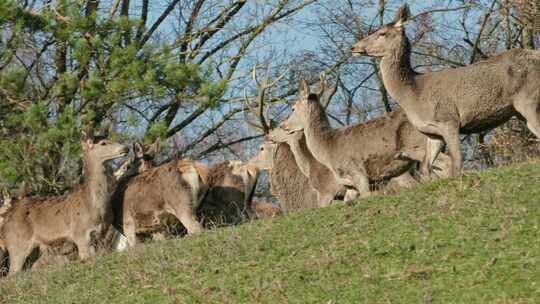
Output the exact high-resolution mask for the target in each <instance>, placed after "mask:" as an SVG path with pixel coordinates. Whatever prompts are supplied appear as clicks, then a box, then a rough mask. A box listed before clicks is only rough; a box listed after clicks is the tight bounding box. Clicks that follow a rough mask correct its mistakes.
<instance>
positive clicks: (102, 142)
mask: <svg viewBox="0 0 540 304" xmlns="http://www.w3.org/2000/svg"><path fill="white" fill-rule="evenodd" d="M99 144H100V145H102V146H105V145H106V144H107V142H105V141H100V142H99Z"/></svg>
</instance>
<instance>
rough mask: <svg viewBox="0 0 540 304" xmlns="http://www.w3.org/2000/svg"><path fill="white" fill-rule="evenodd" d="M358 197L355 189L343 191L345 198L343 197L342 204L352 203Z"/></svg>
mask: <svg viewBox="0 0 540 304" xmlns="http://www.w3.org/2000/svg"><path fill="white" fill-rule="evenodd" d="M358 195H359V192H358V191H356V190H355V189H347V191H345V197H343V202H345V203H347V202H351V201H354V200H356V199H357V198H358Z"/></svg>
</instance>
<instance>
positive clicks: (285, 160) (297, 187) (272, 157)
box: [248, 142, 319, 211]
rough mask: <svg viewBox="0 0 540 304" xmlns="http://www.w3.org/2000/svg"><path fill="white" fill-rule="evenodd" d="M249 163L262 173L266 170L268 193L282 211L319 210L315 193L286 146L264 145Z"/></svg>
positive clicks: (281, 144)
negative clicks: (268, 184) (267, 174)
mask: <svg viewBox="0 0 540 304" xmlns="http://www.w3.org/2000/svg"><path fill="white" fill-rule="evenodd" d="M248 163H249V164H250V165H252V166H255V167H257V168H259V170H261V171H262V170H268V172H269V175H270V186H271V192H272V194H273V195H275V196H276V197H277V198H278V200H279V203H280V205H281V207H282V209H283V211H291V210H297V209H304V208H317V207H319V206H318V204H317V191H315V189H313V187H312V186H311V184H310V182H309V179H308V178H307V177H306V176H305V175H304V174H302V172H301V171H300V169H299V168H298V165H297V164H296V161H295V159H294V154H293V153H292V151H291V149H290V147H289V145H287V144H285V143H271V142H266V143H263V144H262V145H261V146H260V147H259V152H258V153H257V154H256V155H255V156H254V157H253V158H251V159H250V160H249V161H248Z"/></svg>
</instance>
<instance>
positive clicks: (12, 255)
mask: <svg viewBox="0 0 540 304" xmlns="http://www.w3.org/2000/svg"><path fill="white" fill-rule="evenodd" d="M20 245H24V244H17V247H18V248H16V249H15V248H14V249H11V248H10V250H8V251H9V275H13V274H15V273H17V272H20V271H21V270H23V267H24V262H26V259H27V258H28V256H29V255H30V253H32V251H33V250H34V246H32V245H31V244H26V246H22V247H21V246H20Z"/></svg>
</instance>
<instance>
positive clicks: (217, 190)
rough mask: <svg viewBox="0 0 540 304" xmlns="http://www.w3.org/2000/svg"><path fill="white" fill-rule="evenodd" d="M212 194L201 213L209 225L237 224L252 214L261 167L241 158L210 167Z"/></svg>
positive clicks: (201, 216)
mask: <svg viewBox="0 0 540 304" xmlns="http://www.w3.org/2000/svg"><path fill="white" fill-rule="evenodd" d="M208 172H209V174H208V194H207V196H206V197H205V199H204V201H203V203H202V204H201V206H200V207H199V210H198V214H199V217H200V218H201V219H202V220H203V223H204V224H205V226H206V225H214V224H216V223H219V224H237V223H240V222H242V221H243V220H244V219H245V218H246V217H248V216H249V213H250V212H251V211H252V210H251V207H252V206H251V202H252V198H253V193H254V191H255V186H256V185H257V179H258V177H259V169H258V168H257V167H255V166H252V165H249V164H247V163H243V162H241V161H237V160H230V161H224V162H221V163H218V164H216V165H213V166H210V167H209V168H208Z"/></svg>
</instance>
